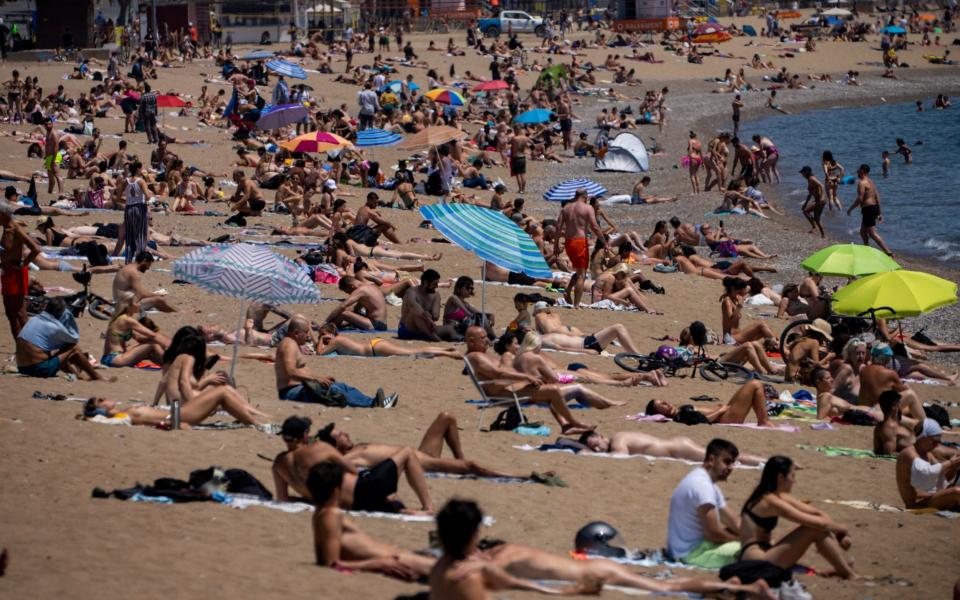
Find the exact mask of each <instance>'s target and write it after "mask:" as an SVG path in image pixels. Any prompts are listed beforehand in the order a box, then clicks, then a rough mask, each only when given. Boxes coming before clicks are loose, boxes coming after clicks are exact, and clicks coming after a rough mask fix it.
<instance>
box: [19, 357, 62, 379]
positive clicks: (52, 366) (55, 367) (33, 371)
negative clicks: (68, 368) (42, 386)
mask: <svg viewBox="0 0 960 600" xmlns="http://www.w3.org/2000/svg"><path fill="white" fill-rule="evenodd" d="M17 370H18V371H20V374H21V375H26V376H27V377H56V376H57V372H58V371H59V370H60V358H59V357H57V356H53V357H51V358H48V359H47V360H45V361H43V362H41V363H37V364H35V365H30V366H29V367H17Z"/></svg>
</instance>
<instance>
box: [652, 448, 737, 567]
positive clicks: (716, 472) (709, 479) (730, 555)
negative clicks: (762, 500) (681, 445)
mask: <svg viewBox="0 0 960 600" xmlns="http://www.w3.org/2000/svg"><path fill="white" fill-rule="evenodd" d="M739 454H740V451H739V450H737V447H736V446H735V445H733V443H732V442H728V441H727V440H722V439H719V438H717V439H713V440H711V441H710V443H709V444H708V445H707V452H706V457H705V458H704V460H703V466H700V467H697V468H696V469H694V470H692V471H690V472H689V473H687V476H686V477H684V478H683V480H682V481H680V485H678V486H677V489H676V490H674V492H673V496H671V497H670V519H669V521H668V523H667V551H668V552H669V554H670V555H671V556H673V558H675V559H678V560H680V561H681V562H684V563H686V564H689V565H694V566H698V567H704V568H708V569H716V568H720V567H723V566H725V565H728V564H731V563H733V562H736V559H737V554H738V553H739V551H740V542H739V541H738V540H739V539H740V518H739V517H738V516H737V515H736V513H734V512H732V511H731V510H730V509H729V508H728V507H727V501H726V499H725V498H724V497H723V492H721V491H720V487H719V486H718V485H717V484H718V483H719V482H721V481H726V480H727V477H729V476H730V473H732V472H733V466H734V464H735V463H736V462H737V456H738V455H739Z"/></svg>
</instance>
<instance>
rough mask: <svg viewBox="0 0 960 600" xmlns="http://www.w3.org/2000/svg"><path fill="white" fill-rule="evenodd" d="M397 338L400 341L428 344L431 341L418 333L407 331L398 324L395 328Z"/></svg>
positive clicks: (404, 326)
mask: <svg viewBox="0 0 960 600" xmlns="http://www.w3.org/2000/svg"><path fill="white" fill-rule="evenodd" d="M397 337H398V338H400V339H401V340H418V341H421V342H430V341H433V340H431V339H430V338H429V337H427V336H426V335H425V334H423V333H420V332H419V331H410V330H409V329H407V326H406V325H404V324H403V322H402V321H401V322H400V325H399V327H397Z"/></svg>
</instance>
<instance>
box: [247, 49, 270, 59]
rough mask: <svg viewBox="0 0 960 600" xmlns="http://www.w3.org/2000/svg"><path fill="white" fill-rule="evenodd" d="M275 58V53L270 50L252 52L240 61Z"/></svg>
mask: <svg viewBox="0 0 960 600" xmlns="http://www.w3.org/2000/svg"><path fill="white" fill-rule="evenodd" d="M268 58H273V52H270V51H268V50H252V51H250V52H247V53H246V54H244V55H243V56H241V57H240V60H266V59H268Z"/></svg>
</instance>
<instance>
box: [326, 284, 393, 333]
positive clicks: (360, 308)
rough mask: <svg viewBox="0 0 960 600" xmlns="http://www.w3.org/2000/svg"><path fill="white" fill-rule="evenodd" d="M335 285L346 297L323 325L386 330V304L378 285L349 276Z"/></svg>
mask: <svg viewBox="0 0 960 600" xmlns="http://www.w3.org/2000/svg"><path fill="white" fill-rule="evenodd" d="M337 285H338V286H339V288H340V291H341V292H344V293H346V294H348V296H347V298H346V299H345V300H343V301H342V302H341V303H340V304H339V305H337V307H336V308H335V309H333V310H332V311H330V314H329V315H327V320H326V321H324V322H323V324H324V325H326V324H327V323H333V324H335V325H337V326H339V327H352V328H355V329H368V330H369V329H373V330H376V331H386V330H387V322H386V319H387V302H386V300H385V299H384V296H383V292H381V291H380V287H379V286H378V285H376V284H374V283H366V282H363V281H360V280H359V279H357V278H356V277H351V276H350V275H345V276H344V277H342V278H341V279H340V281H339V282H338V284H337Z"/></svg>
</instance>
